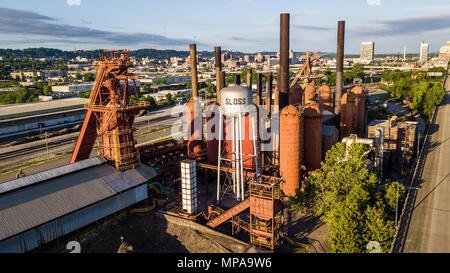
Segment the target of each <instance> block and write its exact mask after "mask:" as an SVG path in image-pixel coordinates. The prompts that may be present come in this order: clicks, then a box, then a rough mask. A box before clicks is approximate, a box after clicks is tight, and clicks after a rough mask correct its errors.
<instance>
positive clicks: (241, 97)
mask: <svg viewBox="0 0 450 273" xmlns="http://www.w3.org/2000/svg"><path fill="white" fill-rule="evenodd" d="M251 104H253V96H252V91H250V90H249V89H248V88H245V87H243V86H239V85H235V86H229V87H225V88H223V89H222V90H220V109H221V112H222V114H223V115H225V116H237V115H238V114H239V113H240V112H247V111H248V110H249V109H248V106H249V105H251Z"/></svg>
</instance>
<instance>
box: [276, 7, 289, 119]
mask: <svg viewBox="0 0 450 273" xmlns="http://www.w3.org/2000/svg"><path fill="white" fill-rule="evenodd" d="M279 83H280V86H279V87H278V89H279V96H280V98H279V99H280V101H279V103H280V111H281V109H283V108H284V107H286V106H287V105H288V104H289V13H281V14H280V82H279Z"/></svg>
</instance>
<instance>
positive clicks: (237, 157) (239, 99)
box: [217, 86, 259, 202]
mask: <svg viewBox="0 0 450 273" xmlns="http://www.w3.org/2000/svg"><path fill="white" fill-rule="evenodd" d="M252 101H253V96H252V92H251V91H250V90H249V89H248V88H245V87H243V86H229V87H226V88H223V89H222V90H220V107H219V109H220V112H221V115H219V116H220V118H219V151H218V161H217V162H218V163H217V202H219V201H220V199H221V196H220V193H221V183H220V178H221V177H220V171H221V168H222V167H224V166H227V165H228V166H229V165H230V164H229V163H230V161H231V168H232V174H231V178H230V177H228V175H227V176H226V177H227V178H226V180H225V181H224V182H223V183H222V186H223V189H222V193H223V194H225V193H226V190H227V189H228V187H229V186H232V189H233V193H235V194H236V198H237V199H238V200H244V199H245V193H244V168H243V167H244V164H243V152H242V140H243V138H244V137H243V130H242V119H243V117H245V116H246V115H248V114H250V115H252V124H253V125H252V126H251V127H252V141H253V154H252V155H247V154H246V156H251V157H254V159H256V160H255V169H256V172H257V176H256V177H257V179H258V175H259V173H258V172H259V166H258V165H257V164H258V163H257V162H258V160H257V158H256V157H257V153H256V152H255V151H256V145H257V141H256V140H257V136H256V130H257V126H256V124H257V114H256V107H252V106H253V102H252ZM224 116H225V118H226V120H231V132H229V131H227V132H226V134H227V135H225V139H231V146H232V149H231V155H230V154H224V149H223V147H222V146H223V143H222V139H221V138H222V136H224V133H223V132H224V129H223V118H224ZM230 134H231V136H230ZM230 157H231V159H230ZM227 179H228V181H227ZM227 182H230V183H228V184H227ZM230 184H231V185H230Z"/></svg>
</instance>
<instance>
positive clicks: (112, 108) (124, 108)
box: [84, 102, 150, 111]
mask: <svg viewBox="0 0 450 273" xmlns="http://www.w3.org/2000/svg"><path fill="white" fill-rule="evenodd" d="M148 107H150V103H149V102H139V103H135V104H129V105H125V106H120V105H119V106H116V105H98V104H92V103H88V104H85V105H84V108H89V109H94V110H103V111H129V110H138V109H143V108H148Z"/></svg>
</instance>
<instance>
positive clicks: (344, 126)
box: [339, 92, 358, 138]
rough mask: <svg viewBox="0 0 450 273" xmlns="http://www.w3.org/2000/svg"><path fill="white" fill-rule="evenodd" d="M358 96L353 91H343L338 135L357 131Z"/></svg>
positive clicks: (347, 134)
mask: <svg viewBox="0 0 450 273" xmlns="http://www.w3.org/2000/svg"><path fill="white" fill-rule="evenodd" d="M357 103H358V96H357V95H356V94H355V93H352V92H348V93H344V95H342V98H341V122H340V126H339V137H340V138H344V137H347V136H349V135H350V134H355V133H356V132H357V122H358V105H357Z"/></svg>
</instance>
